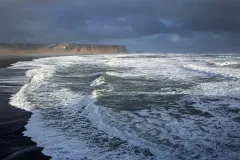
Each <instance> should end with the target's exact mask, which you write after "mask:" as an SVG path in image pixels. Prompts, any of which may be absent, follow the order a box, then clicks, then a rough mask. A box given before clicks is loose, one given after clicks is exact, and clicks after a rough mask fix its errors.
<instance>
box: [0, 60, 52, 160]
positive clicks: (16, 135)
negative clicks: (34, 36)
mask: <svg viewBox="0 0 240 160" xmlns="http://www.w3.org/2000/svg"><path fill="white" fill-rule="evenodd" d="M31 59H33V57H0V69H2V68H5V67H8V66H10V65H11V64H13V63H16V62H18V61H23V60H24V61H27V60H31ZM20 87H21V86H19V89H20ZM12 94H13V93H12V92H11V91H9V92H2V91H1V90H0V148H1V149H0V159H4V160H7V159H14V160H28V159H34V160H40V159H41V160H47V159H50V158H51V157H48V156H45V155H43V153H42V152H41V151H42V149H43V148H39V147H36V143H34V142H33V141H31V139H30V138H29V137H25V136H23V133H22V132H23V131H24V130H25V128H24V126H25V125H26V124H27V121H28V119H29V118H30V117H31V113H30V112H26V111H24V110H22V109H19V108H15V107H13V106H11V105H9V98H10V97H11V95H12Z"/></svg>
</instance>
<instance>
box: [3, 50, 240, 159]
mask: <svg viewBox="0 0 240 160" xmlns="http://www.w3.org/2000/svg"><path fill="white" fill-rule="evenodd" d="M22 69H26V70H27V71H26V77H27V78H28V80H27V82H25V81H23V82H25V85H24V86H23V87H22V88H21V89H20V90H19V91H18V92H17V93H16V94H14V95H13V96H12V98H11V101H10V104H11V105H13V106H15V107H19V108H22V109H25V110H28V111H31V112H33V115H32V117H31V119H30V120H29V123H28V124H27V126H26V128H27V131H25V132H24V134H25V135H26V136H29V137H31V138H32V139H33V141H35V142H36V143H37V144H38V146H41V147H44V150H43V153H45V154H46V155H50V156H52V158H53V159H136V160H138V159H238V158H239V157H240V153H239V152H240V136H239V135H240V117H239V113H240V107H239V106H240V58H239V56H238V55H236V54H226V55H225V54H221V55H214V54H207V55H204V54H118V55H89V56H88V55H83V56H68V57H51V58H42V59H36V60H33V61H30V62H18V63H16V64H14V65H13V66H12V67H10V68H8V70H13V71H15V70H22ZM24 77H25V76H24V75H23V76H22V77H20V78H19V81H21V79H24ZM11 79H12V78H11V77H9V83H11V82H12V81H11ZM0 81H4V83H7V81H8V79H6V78H1V77H0ZM16 83H19V82H18V81H16ZM20 83H21V82H20Z"/></svg>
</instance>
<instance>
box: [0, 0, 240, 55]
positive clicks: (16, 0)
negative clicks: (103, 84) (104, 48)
mask: <svg viewBox="0 0 240 160" xmlns="http://www.w3.org/2000/svg"><path fill="white" fill-rule="evenodd" d="M239 8H240V0H0V22H1V23H0V42H11V43H15V42H16V43H22V42H29V43H96V44H123V45H126V46H127V47H128V48H129V50H130V51H136V50H143V51H152V52H239V51H240V18H239V15H240V9H239Z"/></svg>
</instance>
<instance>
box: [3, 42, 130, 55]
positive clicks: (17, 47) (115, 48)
mask: <svg viewBox="0 0 240 160" xmlns="http://www.w3.org/2000/svg"><path fill="white" fill-rule="evenodd" d="M127 52H128V51H127V49H126V47H125V46H121V45H91V44H29V43H26V44H9V43H0V54H31V53H34V54H35V53H41V54H43V53H46V54H48V53H49V54H67V53H72V54H78V53H79V54H100V53H103V54H104V53H127Z"/></svg>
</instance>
